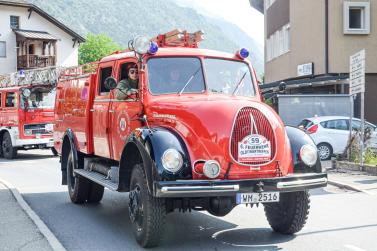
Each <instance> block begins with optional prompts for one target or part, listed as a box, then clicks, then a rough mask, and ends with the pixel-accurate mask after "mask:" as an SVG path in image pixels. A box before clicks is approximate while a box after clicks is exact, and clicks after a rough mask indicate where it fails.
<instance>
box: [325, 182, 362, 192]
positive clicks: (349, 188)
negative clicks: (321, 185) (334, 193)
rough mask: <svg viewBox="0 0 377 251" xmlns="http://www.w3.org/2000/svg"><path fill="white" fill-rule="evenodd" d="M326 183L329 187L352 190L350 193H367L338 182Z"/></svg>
mask: <svg viewBox="0 0 377 251" xmlns="http://www.w3.org/2000/svg"><path fill="white" fill-rule="evenodd" d="M327 183H328V184H330V185H333V186H336V187H339V188H346V189H348V190H352V191H355V192H361V193H367V192H366V191H364V190H362V189H360V188H358V187H356V186H352V185H349V184H346V183H342V182H339V181H334V180H327Z"/></svg>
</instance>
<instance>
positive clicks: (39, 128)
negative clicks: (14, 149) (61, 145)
mask: <svg viewBox="0 0 377 251" xmlns="http://www.w3.org/2000/svg"><path fill="white" fill-rule="evenodd" d="M24 133H25V135H36V134H47V133H49V132H47V130H46V124H29V125H24Z"/></svg>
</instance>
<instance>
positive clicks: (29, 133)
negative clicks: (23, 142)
mask: <svg viewBox="0 0 377 251" xmlns="http://www.w3.org/2000/svg"><path fill="white" fill-rule="evenodd" d="M24 134H25V135H32V134H33V131H32V130H31V129H26V130H25V131H24Z"/></svg>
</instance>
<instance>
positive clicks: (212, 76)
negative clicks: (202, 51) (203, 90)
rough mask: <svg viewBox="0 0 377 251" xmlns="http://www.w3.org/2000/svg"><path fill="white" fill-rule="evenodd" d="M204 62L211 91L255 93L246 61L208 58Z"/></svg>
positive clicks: (247, 94) (244, 94) (237, 93)
mask: <svg viewBox="0 0 377 251" xmlns="http://www.w3.org/2000/svg"><path fill="white" fill-rule="evenodd" d="M204 63H205V69H206V79H207V85H208V89H209V91H210V92H213V93H222V94H229V95H237V96H246V97H251V96H254V95H255V90H254V86H253V81H252V78H251V74H250V70H249V67H248V65H247V64H246V63H243V62H238V61H231V60H223V59H214V58H206V59H205V60H204Z"/></svg>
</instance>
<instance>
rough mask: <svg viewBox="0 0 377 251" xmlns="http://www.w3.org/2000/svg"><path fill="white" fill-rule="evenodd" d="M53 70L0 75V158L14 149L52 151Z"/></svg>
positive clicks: (11, 152)
mask: <svg viewBox="0 0 377 251" xmlns="http://www.w3.org/2000/svg"><path fill="white" fill-rule="evenodd" d="M57 71H58V69H57V68H43V69H37V70H30V71H20V72H17V73H13V74H9V75H2V76H0V157H4V158H7V159H13V158H15V157H16V156H17V151H18V150H28V149H52V151H53V153H54V154H57V152H56V150H55V149H54V148H53V146H54V142H53V137H52V132H53V128H54V126H53V123H54V102H55V88H54V83H56V79H57V78H56V77H55V76H56V73H57Z"/></svg>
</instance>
